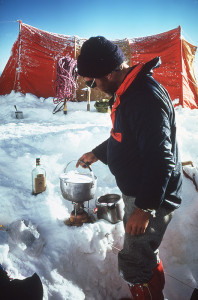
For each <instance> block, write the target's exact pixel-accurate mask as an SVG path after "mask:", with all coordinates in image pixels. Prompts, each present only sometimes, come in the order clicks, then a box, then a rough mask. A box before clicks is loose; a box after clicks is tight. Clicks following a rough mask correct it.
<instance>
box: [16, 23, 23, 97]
mask: <svg viewBox="0 0 198 300" xmlns="http://www.w3.org/2000/svg"><path fill="white" fill-rule="evenodd" d="M17 22H19V55H18V67H17V69H16V72H15V79H14V90H15V92H20V91H21V88H20V82H19V80H20V72H21V24H22V21H21V20H17ZM16 85H17V87H16Z"/></svg>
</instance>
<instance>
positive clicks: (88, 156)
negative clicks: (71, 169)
mask: <svg viewBox="0 0 198 300" xmlns="http://www.w3.org/2000/svg"><path fill="white" fill-rule="evenodd" d="M97 160H98V158H97V157H96V156H95V155H94V154H93V152H87V153H85V154H83V156H81V157H80V158H79V160H78V162H77V164H76V168H78V167H79V166H81V167H83V168H87V165H91V164H93V163H94V162H96V161H97ZM83 162H84V163H86V164H87V165H85V164H83Z"/></svg>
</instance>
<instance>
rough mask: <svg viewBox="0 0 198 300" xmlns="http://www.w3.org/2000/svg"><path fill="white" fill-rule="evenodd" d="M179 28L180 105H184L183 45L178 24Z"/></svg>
mask: <svg viewBox="0 0 198 300" xmlns="http://www.w3.org/2000/svg"><path fill="white" fill-rule="evenodd" d="M179 30H180V51H181V81H180V82H181V105H182V107H184V91H183V49H182V48H183V47H182V34H181V26H179Z"/></svg>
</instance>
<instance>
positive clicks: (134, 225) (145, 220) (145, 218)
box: [126, 208, 150, 235]
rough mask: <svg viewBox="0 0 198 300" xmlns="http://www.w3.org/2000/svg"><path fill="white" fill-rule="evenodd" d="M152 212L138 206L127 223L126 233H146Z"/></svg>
mask: <svg viewBox="0 0 198 300" xmlns="http://www.w3.org/2000/svg"><path fill="white" fill-rule="evenodd" d="M149 219H150V212H144V211H143V210H141V209H140V208H136V209H135V210H134V212H133V213H132V215H131V216H130V218H129V219H128V222H127V224H126V233H129V234H131V235H139V234H143V233H145V230H146V228H147V226H148V224H149Z"/></svg>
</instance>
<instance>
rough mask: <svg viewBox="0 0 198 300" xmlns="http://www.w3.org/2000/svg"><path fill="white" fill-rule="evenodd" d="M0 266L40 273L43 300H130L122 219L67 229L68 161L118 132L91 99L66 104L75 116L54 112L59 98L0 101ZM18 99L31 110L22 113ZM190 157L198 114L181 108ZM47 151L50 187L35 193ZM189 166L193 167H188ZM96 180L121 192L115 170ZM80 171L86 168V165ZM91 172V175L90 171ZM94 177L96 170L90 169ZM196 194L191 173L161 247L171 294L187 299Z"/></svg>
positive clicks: (102, 190)
mask: <svg viewBox="0 0 198 300" xmlns="http://www.w3.org/2000/svg"><path fill="white" fill-rule="evenodd" d="M0 104H1V109H0V119H1V127H0V167H1V173H0V186H1V189H0V199H1V210H0V224H2V225H4V228H3V230H0V263H2V264H3V266H4V267H5V268H6V269H7V270H8V272H9V274H10V275H11V277H12V278H19V279H22V278H24V277H28V276H31V275H32V274H33V273H34V272H37V274H38V275H39V276H40V278H41V280H42V283H43V287H44V299H45V300H47V299H51V300H62V299H63V300H65V299H68V300H83V299H86V300H104V299H105V300H118V299H119V298H122V297H126V296H129V295H130V294H129V291H128V287H127V285H126V283H125V282H123V280H122V279H121V278H120V276H119V274H118V270H117V253H118V249H121V248H122V244H123V237H124V229H123V224H122V222H119V223H116V224H111V223H109V222H107V221H105V220H102V219H100V220H98V219H97V218H96V222H95V223H92V224H84V225H83V226H81V227H69V226H66V225H65V224H64V220H65V219H66V218H68V217H69V215H70V212H71V210H72V209H73V208H72V203H71V201H67V200H65V199H64V198H63V197H62V194H61V190H60V179H59V177H60V175H61V174H62V173H63V172H64V169H65V167H66V166H67V164H68V163H69V162H71V161H73V160H74V162H72V163H70V165H69V166H68V171H74V170H75V163H76V162H75V160H77V159H78V158H79V157H80V156H81V155H82V154H83V153H85V152H87V151H90V150H91V149H93V148H94V147H95V146H96V145H98V144H99V143H100V142H102V141H104V140H105V139H106V138H107V137H108V136H109V132H110V129H111V121H110V117H109V114H108V113H107V114H105V113H98V112H97V111H96V109H95V108H94V103H93V102H92V103H91V111H90V112H89V111H87V104H86V102H81V103H76V102H74V103H68V114H67V115H64V114H63V113H62V112H59V113H57V114H52V111H53V109H54V104H53V99H52V98H48V99H46V100H45V99H43V98H40V99H39V98H37V97H35V96H33V95H31V94H27V95H26V96H24V95H21V94H20V93H14V92H12V93H11V94H10V95H6V96H1V97H0ZM14 105H16V106H17V109H18V110H19V111H23V116H24V119H16V117H15V109H14ZM176 118H177V125H178V141H179V145H180V152H181V157H182V161H188V160H190V161H193V163H194V168H193V172H195V171H196V166H197V165H198V151H197V149H198V139H197V132H198V110H190V109H187V108H185V109H184V108H181V107H178V108H177V109H176ZM37 157H40V159H41V163H42V165H43V167H44V168H45V170H46V173H47V189H46V191H45V192H43V193H41V194H38V195H37V196H34V195H32V194H31V192H32V186H31V171H32V169H33V168H34V167H35V160H36V158H37ZM188 168H190V167H188ZM92 170H93V173H94V175H95V176H96V177H97V189H96V193H95V197H94V199H93V200H91V201H90V211H91V212H92V210H93V209H94V208H95V201H96V200H97V199H98V197H100V196H102V195H105V194H108V193H115V194H121V193H120V191H119V189H118V188H117V186H116V183H115V179H114V177H113V176H112V175H111V173H110V171H109V169H108V168H107V166H105V165H103V164H102V163H101V162H96V163H95V164H93V166H92ZM78 171H79V172H80V171H82V168H80V167H79V169H78ZM83 172H86V171H84V170H83ZM87 172H88V173H89V170H87ZM197 220H198V192H197V191H196V189H195V186H194V184H193V182H192V181H191V180H189V179H187V178H185V177H184V188H183V203H182V205H181V207H180V208H179V209H178V210H177V211H176V212H175V216H174V218H173V220H172V221H171V223H170V225H169V227H168V229H167V232H166V234H165V237H164V240H163V242H162V245H161V247H160V253H161V258H162V260H163V264H164V268H165V272H166V287H165V291H164V294H165V296H166V298H168V299H169V300H187V299H190V296H191V294H192V292H193V290H194V288H197V287H198V282H197V281H198V268H197V263H198V252H197V248H198V238H197V237H198V235H197V232H198V222H197Z"/></svg>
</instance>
